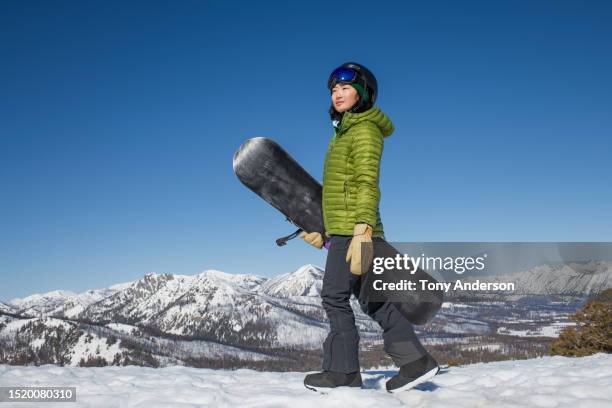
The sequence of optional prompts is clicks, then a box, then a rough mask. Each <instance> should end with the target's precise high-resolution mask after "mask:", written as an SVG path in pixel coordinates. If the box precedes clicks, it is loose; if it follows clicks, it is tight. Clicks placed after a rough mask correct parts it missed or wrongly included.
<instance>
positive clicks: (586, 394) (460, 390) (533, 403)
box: [0, 354, 612, 408]
mask: <svg viewBox="0 0 612 408" xmlns="http://www.w3.org/2000/svg"><path fill="white" fill-rule="evenodd" d="M393 374H395V371H393V370H385V369H381V370H369V371H367V372H364V373H363V374H362V375H363V379H364V389H336V390H332V391H331V392H330V393H329V394H327V395H321V394H318V393H315V392H313V391H310V390H307V389H305V388H304V387H303V385H302V380H303V378H304V373H297V372H292V373H278V372H259V371H253V370H246V369H241V370H235V371H228V370H211V369H196V368H187V367H179V366H175V367H166V368H160V369H154V368H142V367H133V366H131V367H103V368H80V367H56V366H42V367H21V366H19V367H18V366H0V384H1V385H2V386H66V387H71V386H76V387H77V402H76V403H74V402H72V403H65V404H56V403H54V404H51V405H53V406H66V407H104V408H110V407H143V408H144V407H146V408H154V407H164V408H167V407H215V408H223V407H236V406H240V407H275V408H281V407H290V408H300V407H308V408H310V407H312V406H317V408H325V407H346V406H349V407H351V408H354V407H383V406H384V407H393V406H401V405H407V406H410V407H444V408H447V407H495V408H497V407H516V408H519V407H543V408H552V407H585V408H597V407H606V408H608V407H610V406H612V355H606V354H597V355H594V356H590V357H583V358H566V357H543V358H538V359H533V360H522V361H504V362H497V363H488V364H473V365H469V366H463V367H453V368H450V369H448V370H445V371H443V372H442V373H441V374H439V375H438V376H436V377H435V378H434V379H433V380H432V381H430V382H427V383H424V384H421V385H420V386H418V387H417V388H416V389H413V390H410V391H407V392H404V393H400V394H388V393H387V392H386V391H384V382H385V381H386V379H388V378H389V377H391V376H392V375H393ZM26 405H28V404H23V403H15V404H10V403H2V407H10V406H15V407H22V406H26Z"/></svg>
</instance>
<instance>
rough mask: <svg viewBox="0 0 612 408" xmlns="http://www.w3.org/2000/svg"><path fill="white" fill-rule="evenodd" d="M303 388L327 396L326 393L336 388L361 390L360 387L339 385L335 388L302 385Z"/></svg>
mask: <svg viewBox="0 0 612 408" xmlns="http://www.w3.org/2000/svg"><path fill="white" fill-rule="evenodd" d="M304 387H306V388H308V389H309V390H311V391H314V392H318V393H319V394H327V393H328V392H330V391H331V390H334V389H336V388H345V387H346V388H361V385H339V386H337V387H315V386H313V385H306V384H304Z"/></svg>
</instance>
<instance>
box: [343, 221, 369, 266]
mask: <svg viewBox="0 0 612 408" xmlns="http://www.w3.org/2000/svg"><path fill="white" fill-rule="evenodd" d="M362 251H363V253H362ZM373 257H374V244H373V243H372V227H371V226H370V225H368V224H355V228H354V229H353V238H352V239H351V244H350V245H349V248H348V251H347V252H346V262H349V261H350V263H351V273H352V274H353V275H362V274H364V273H366V272H367V271H368V269H370V265H371V264H372V258H373ZM362 261H363V262H362Z"/></svg>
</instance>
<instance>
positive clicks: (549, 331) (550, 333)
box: [497, 322, 574, 338]
mask: <svg viewBox="0 0 612 408" xmlns="http://www.w3.org/2000/svg"><path fill="white" fill-rule="evenodd" d="M567 326H574V323H572V322H555V323H553V324H551V325H548V326H542V327H538V328H536V329H529V330H515V329H509V328H507V327H504V326H501V327H499V328H498V329H497V334H502V335H505V336H516V337H552V338H557V337H559V334H560V333H561V331H562V330H563V329H564V328H565V327H567Z"/></svg>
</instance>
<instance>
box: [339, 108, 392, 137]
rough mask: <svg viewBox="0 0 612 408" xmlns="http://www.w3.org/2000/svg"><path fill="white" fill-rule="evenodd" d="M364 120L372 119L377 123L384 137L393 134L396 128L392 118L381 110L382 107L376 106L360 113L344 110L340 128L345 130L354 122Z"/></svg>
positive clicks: (371, 120)
mask: <svg viewBox="0 0 612 408" xmlns="http://www.w3.org/2000/svg"><path fill="white" fill-rule="evenodd" d="M363 121H370V122H373V123H375V124H376V126H378V128H379V129H380V131H381V132H382V134H383V136H384V137H388V136H391V134H392V133H393V131H394V130H395V127H394V126H393V123H392V122H391V119H389V117H388V116H387V115H386V114H385V113H384V112H383V111H381V110H380V108H378V107H376V106H374V107H372V108H370V109H368V110H367V111H365V112H360V113H353V112H344V115H343V116H342V122H341V124H340V130H341V131H342V132H344V131H346V130H347V129H348V128H350V127H351V126H353V125H354V124H356V123H359V122H363Z"/></svg>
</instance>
